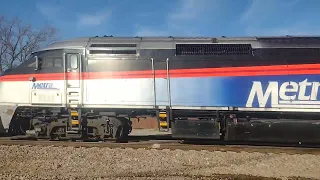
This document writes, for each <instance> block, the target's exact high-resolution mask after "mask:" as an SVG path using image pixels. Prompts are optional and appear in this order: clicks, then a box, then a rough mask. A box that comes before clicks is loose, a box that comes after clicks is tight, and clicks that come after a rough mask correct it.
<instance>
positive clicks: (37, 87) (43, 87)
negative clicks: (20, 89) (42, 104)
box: [32, 83, 55, 89]
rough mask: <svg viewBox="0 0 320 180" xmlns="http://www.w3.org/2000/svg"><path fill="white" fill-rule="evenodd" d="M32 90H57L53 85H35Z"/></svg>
mask: <svg viewBox="0 0 320 180" xmlns="http://www.w3.org/2000/svg"><path fill="white" fill-rule="evenodd" d="M32 89H55V88H53V83H33V85H32Z"/></svg>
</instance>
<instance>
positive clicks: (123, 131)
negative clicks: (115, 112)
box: [109, 117, 131, 143]
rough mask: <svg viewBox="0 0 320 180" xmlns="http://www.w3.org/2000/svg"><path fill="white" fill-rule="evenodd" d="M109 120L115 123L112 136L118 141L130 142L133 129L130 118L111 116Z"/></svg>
mask: <svg viewBox="0 0 320 180" xmlns="http://www.w3.org/2000/svg"><path fill="white" fill-rule="evenodd" d="M109 120H110V123H111V124H112V125H113V134H112V136H113V138H115V139H116V142H122V143H126V142H128V135H129V133H130V129H131V126H130V123H129V120H128V119H126V118H123V117H110V118H109Z"/></svg>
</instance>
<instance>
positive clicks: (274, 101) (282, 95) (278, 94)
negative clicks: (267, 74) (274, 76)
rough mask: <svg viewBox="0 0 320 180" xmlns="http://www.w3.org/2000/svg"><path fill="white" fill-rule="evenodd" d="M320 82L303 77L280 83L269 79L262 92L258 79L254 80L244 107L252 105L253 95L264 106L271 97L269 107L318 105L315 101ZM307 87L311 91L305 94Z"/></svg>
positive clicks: (319, 102)
mask: <svg viewBox="0 0 320 180" xmlns="http://www.w3.org/2000/svg"><path fill="white" fill-rule="evenodd" d="M319 86H320V82H308V79H305V80H304V81H301V82H298V83H297V82H292V81H290V82H284V83H282V84H280V87H279V83H278V82H277V81H271V82H269V84H268V87H267V89H266V90H265V92H263V89H262V84H261V82H260V81H254V82H253V84H252V88H251V91H250V94H249V97H248V100H247V104H246V107H252V106H253V105H252V104H253V102H254V99H255V97H257V100H258V103H259V107H265V106H266V104H267V102H268V100H269V99H270V97H271V107H282V106H283V105H285V106H286V107H291V106H294V105H299V106H301V105H303V104H307V105H319V104H320V101H317V96H318V89H319ZM307 87H310V88H311V92H310V93H307V94H306V89H307Z"/></svg>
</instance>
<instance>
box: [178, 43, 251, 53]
mask: <svg viewBox="0 0 320 180" xmlns="http://www.w3.org/2000/svg"><path fill="white" fill-rule="evenodd" d="M248 54H252V47H251V44H177V45H176V55H248Z"/></svg>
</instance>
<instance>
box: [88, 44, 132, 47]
mask: <svg viewBox="0 0 320 180" xmlns="http://www.w3.org/2000/svg"><path fill="white" fill-rule="evenodd" d="M90 47H137V45H136V44H91V45H90Z"/></svg>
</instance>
